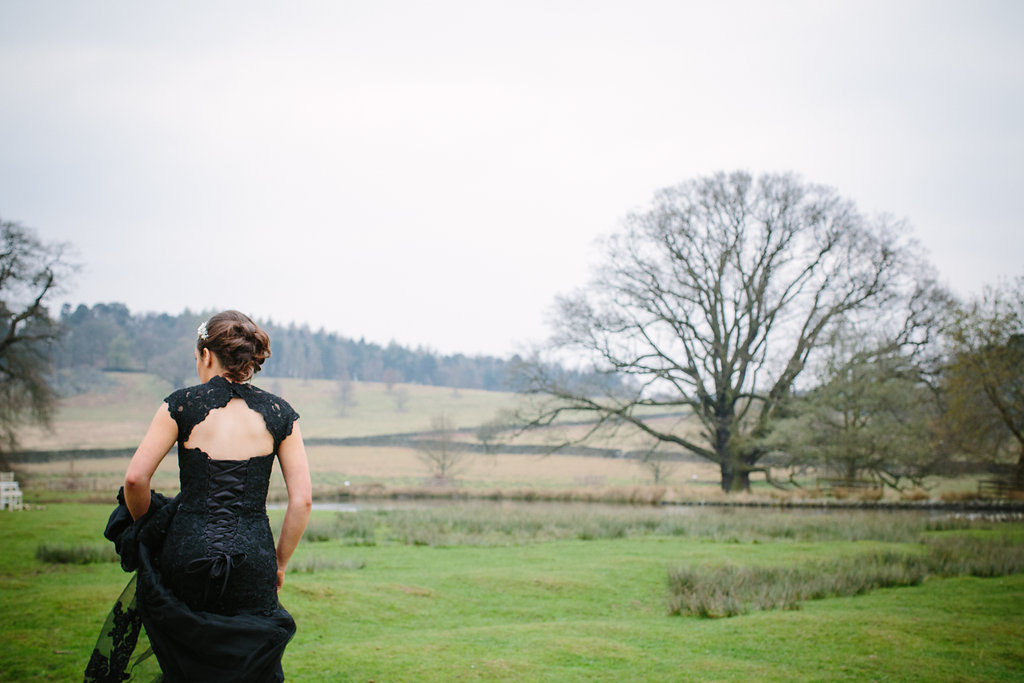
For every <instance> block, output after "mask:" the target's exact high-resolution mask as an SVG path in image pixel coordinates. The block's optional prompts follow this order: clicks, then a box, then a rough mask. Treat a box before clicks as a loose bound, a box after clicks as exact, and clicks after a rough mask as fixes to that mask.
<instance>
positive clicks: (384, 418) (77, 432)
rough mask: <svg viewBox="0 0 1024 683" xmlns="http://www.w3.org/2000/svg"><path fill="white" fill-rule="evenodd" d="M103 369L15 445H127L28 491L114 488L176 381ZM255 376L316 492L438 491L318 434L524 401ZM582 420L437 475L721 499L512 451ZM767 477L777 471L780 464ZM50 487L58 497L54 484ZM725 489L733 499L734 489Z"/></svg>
mask: <svg viewBox="0 0 1024 683" xmlns="http://www.w3.org/2000/svg"><path fill="white" fill-rule="evenodd" d="M107 378H108V380H109V385H110V388H109V389H108V390H105V391H103V392H95V393H90V394H84V395H80V396H75V397H71V398H67V399H64V400H62V401H61V402H60V406H59V409H58V411H57V415H56V419H55V421H54V425H53V427H54V428H53V431H52V432H47V431H44V430H41V429H37V428H36V429H29V430H26V431H25V432H24V433H23V434H22V437H21V438H22V444H21V445H22V447H23V448H24V449H26V450H75V449H98V448H104V449H124V450H125V455H124V456H123V457H109V458H97V459H92V458H84V457H78V458H73V459H64V460H59V461H55V462H49V463H35V464H27V463H24V464H19V465H18V466H17V469H18V477H19V481H21V482H22V486H23V488H25V489H26V490H28V491H30V492H31V491H34V492H40V491H50V492H56V491H60V492H67V491H72V492H75V491H77V492H79V493H78V494H76V496H72V498H74V499H83V497H84V498H85V499H91V498H94V497H95V498H103V497H105V496H106V495H107V494H108V493H109V492H110V491H112V490H116V489H117V487H118V486H119V485H120V483H121V480H122V478H123V476H124V470H125V467H126V465H127V459H128V454H130V451H131V450H134V448H135V446H136V445H137V444H138V442H139V440H140V439H141V438H142V436H143V434H144V433H145V431H146V427H147V426H148V424H149V422H150V420H151V419H152V416H153V413H154V412H155V411H156V409H157V407H158V406H159V405H160V403H161V401H162V399H163V397H164V396H166V395H167V394H168V393H170V391H171V390H172V388H171V386H170V385H169V384H167V383H166V382H163V381H161V380H159V379H157V378H155V377H153V376H151V375H146V374H141V373H108V374H107ZM257 384H258V385H259V386H262V387H263V388H265V389H267V390H269V391H272V392H274V393H278V394H280V395H281V396H283V397H284V398H285V399H287V400H288V401H289V402H291V403H292V404H293V405H294V406H295V407H296V409H297V410H298V411H299V412H300V414H301V415H302V420H301V425H302V431H303V435H304V436H305V437H306V439H307V440H308V442H309V443H308V452H309V457H310V464H311V468H312V472H313V480H314V488H315V492H316V494H317V495H319V496H322V497H335V496H339V495H345V494H355V495H363V496H367V495H377V494H382V493H390V494H391V495H395V494H396V492H397V493H398V494H401V493H402V492H403V491H407V490H411V489H417V488H419V489H424V488H426V489H436V486H437V483H438V482H436V481H433V480H432V472H431V471H430V469H429V468H428V467H427V465H425V464H424V463H423V462H422V461H421V459H420V457H419V452H418V451H417V450H416V449H415V448H412V447H408V446H405V445H402V446H396V445H388V446H366V445H359V446H341V445H325V444H324V443H323V441H325V440H329V439H343V438H353V437H371V436H382V435H392V434H395V435H408V434H416V433H422V432H426V431H428V430H429V429H430V428H431V420H432V419H433V418H434V417H436V416H438V415H441V414H443V415H445V416H446V417H447V418H448V419H449V420H450V421H451V423H452V425H453V426H454V427H455V428H456V429H461V430H464V431H462V432H460V433H458V434H457V435H456V436H455V438H456V439H457V440H459V441H463V442H469V443H472V444H473V445H474V446H476V447H480V446H481V443H480V441H479V438H478V436H477V435H476V428H478V427H479V426H481V425H483V424H485V423H487V422H489V421H491V420H493V419H495V418H496V417H498V416H500V415H502V414H503V413H507V412H508V411H511V410H514V409H515V408H516V407H517V406H518V405H520V404H521V402H522V401H523V400H524V399H523V398H522V397H520V396H518V395H516V394H511V393H502V392H491V391H479V390H464V389H459V390H455V389H452V388H448V387H428V386H419V385H407V384H395V385H393V386H388V385H385V384H384V383H376V382H351V383H349V384H348V385H346V386H343V385H342V384H341V383H339V382H335V381H328V380H299V379H281V378H273V377H264V378H261V380H260V381H259V382H257ZM344 397H347V400H345V398H344ZM660 421H661V422H663V423H666V424H668V423H671V424H672V425H673V426H674V428H676V429H678V430H681V431H683V432H689V433H690V434H691V435H693V434H695V432H696V430H697V427H696V425H694V424H693V422H692V421H687V420H686V419H685V417H682V416H679V415H671V416H666V417H664V418H660ZM585 429H586V427H584V426H579V425H571V424H570V425H566V426H562V427H559V428H558V429H557V430H556V429H551V430H546V431H545V430H541V431H536V432H529V433H526V434H522V435H512V434H510V433H504V434H501V435H500V436H499V437H498V440H497V441H496V443H495V444H494V445H493V447H492V448H491V450H492V451H493V452H492V453H489V454H483V453H478V454H471V455H470V456H469V457H467V458H466V460H465V463H464V467H462V468H461V469H460V470H459V471H457V472H456V475H455V477H454V479H452V480H449V481H447V482H444V483H445V485H446V486H447V487H448V488H449V489H451V488H454V489H456V490H458V491H464V492H467V493H469V494H473V495H486V494H487V493H488V492H489V491H492V490H500V491H504V492H506V493H508V494H510V495H511V496H512V497H526V498H529V497H531V495H533V492H539V494H540V496H541V497H551V498H555V499H572V498H576V499H595V498H598V497H601V496H604V497H605V498H607V499H609V500H635V501H638V502H639V501H654V500H674V499H676V500H685V499H689V500H693V499H699V500H709V499H710V500H718V499H722V498H723V497H724V494H722V493H721V491H720V490H718V482H719V477H720V474H719V471H718V468H717V467H716V466H715V465H713V464H711V463H709V462H706V461H703V460H692V461H689V460H686V461H684V460H674V461H672V462H671V463H670V466H669V468H668V470H667V472H666V473H665V474H664V476H663V479H662V481H660V482H659V485H658V486H653V478H652V475H651V473H650V472H649V471H648V470H647V469H645V468H644V467H643V466H642V465H641V464H640V463H639V462H638V461H637V460H635V459H629V458H610V457H584V456H580V455H567V454H561V453H558V454H552V455H546V456H541V455H536V454H514V453H513V452H511V451H512V449H510V448H509V447H508V446H510V445H512V446H517V445H524V444H529V445H546V444H550V443H552V442H553V441H555V440H557V439H558V438H560V437H561V436H564V435H566V434H570V435H579V434H582V433H583V432H584V430H585ZM318 441H319V442H320V443H318ZM590 445H591V446H593V447H597V448H604V449H611V450H617V451H630V450H638V449H644V448H649V447H650V442H648V441H645V440H644V439H643V438H642V437H640V436H638V435H637V433H636V432H632V431H625V430H624V431H623V432H622V433H620V434H610V435H606V436H604V438H600V439H595V440H592V441H591V442H590ZM775 476H776V477H779V476H783V473H781V472H779V473H776V475H775ZM756 479H758V478H755V488H756V489H757V490H759V491H760V492H761V495H762V496H764V495H772V496H776V495H777V494H776V493H775V492H774V491H773V490H770V489H769V488H768V487H767V485H765V484H763V483H762V482H759V481H756ZM346 482H347V484H346ZM154 487H155V488H157V489H159V490H162V491H167V492H170V491H173V490H174V489H175V488H176V487H177V463H176V460H175V458H174V457H169V458H167V459H166V460H165V462H164V463H163V464H162V465H161V468H160V470H159V471H158V472H157V476H156V478H155V480H154ZM974 490H976V483H975V481H974V480H973V479H971V478H962V479H959V480H937V481H936V482H935V486H934V488H933V489H932V494H931V495H933V496H938V495H952V496H959V495H966V494H970V493H971V492H973V491H974ZM283 491H284V487H283V482H282V481H281V479H280V475H279V474H277V475H275V479H274V480H273V482H272V488H271V493H272V496H274V497H277V498H279V497H280V496H282V495H283ZM83 492H84V493H83ZM435 492H436V491H435ZM601 492H604V493H601ZM420 493H421V494H422V493H423V491H422V490H421V491H420ZM428 493H429V491H428ZM47 495H48V496H49V499H51V500H52V499H54V498H53V495H52V494H47ZM924 495H925V497H927V495H928V494H924ZM886 496H887V497H889V498H892V497H895V494H893V493H892V492H887V494H886ZM729 498H730V500H740V499H741V498H742V496H735V495H734V496H730V497H729Z"/></svg>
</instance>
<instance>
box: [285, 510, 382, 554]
mask: <svg viewBox="0 0 1024 683" xmlns="http://www.w3.org/2000/svg"><path fill="white" fill-rule="evenodd" d="M374 517H375V515H373V514H372V513H356V514H347V513H342V512H339V513H337V514H336V515H335V516H334V518H332V519H329V520H325V519H313V520H310V522H309V524H308V525H307V526H306V531H305V533H304V534H303V539H304V540H306V541H309V542H312V543H316V542H320V541H341V542H342V543H344V544H345V545H363V546H371V545H376V544H377V522H376V520H375V519H374Z"/></svg>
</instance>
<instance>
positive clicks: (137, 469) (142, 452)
mask: <svg viewBox="0 0 1024 683" xmlns="http://www.w3.org/2000/svg"><path fill="white" fill-rule="evenodd" d="M177 440H178V425H177V424H176V423H175V422H174V418H172V417H171V412H170V410H168V408H167V404H166V403H162V404H161V405H160V407H159V408H157V411H156V415H154V416H153V421H152V422H150V423H149V429H148V430H146V435H145V436H144V437H142V443H140V444H139V447H138V448H137V449H136V450H135V455H133V456H132V461H131V462H130V463H128V471H127V472H126V473H125V475H124V501H125V503H126V504H127V505H128V511H129V512H131V513H132V519H138V518H139V517H141V516H142V515H144V514H146V511H148V510H149V483H150V481H151V480H152V478H153V473H154V472H156V468H157V466H158V465H159V464H160V461H161V460H163V459H164V456H165V455H167V451H169V450H171V446H173V445H174V442H175V441H177Z"/></svg>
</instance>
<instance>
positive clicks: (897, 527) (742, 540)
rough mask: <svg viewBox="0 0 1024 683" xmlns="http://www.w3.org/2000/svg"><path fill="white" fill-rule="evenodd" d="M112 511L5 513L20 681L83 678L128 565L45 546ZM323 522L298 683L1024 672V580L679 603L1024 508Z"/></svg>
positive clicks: (366, 516) (3, 611) (299, 647)
mask: <svg viewBox="0 0 1024 683" xmlns="http://www.w3.org/2000/svg"><path fill="white" fill-rule="evenodd" d="M109 509H110V508H109V507H108V506H102V505H80V504H56V505H49V506H47V507H45V508H44V509H32V510H26V511H24V512H16V513H0V544H2V545H0V547H3V548H4V552H3V553H2V554H0V624H2V625H0V672H2V675H0V678H2V679H3V680H11V681H21V680H79V679H80V677H81V672H82V669H83V667H84V665H85V662H86V661H87V659H88V655H89V653H90V652H91V648H92V645H93V643H94V642H95V637H96V635H97V632H98V629H99V627H100V625H101V623H102V620H103V618H104V617H105V615H106V612H107V610H108V609H109V607H110V605H111V604H112V602H113V600H114V598H115V597H116V596H117V594H118V593H119V591H120V590H121V588H123V586H124V584H125V582H126V581H127V578H128V577H127V575H125V574H124V573H123V572H121V570H120V569H119V567H118V566H117V565H116V564H115V563H113V562H106V563H98V564H84V565H77V564H54V563H50V562H44V561H41V560H39V559H37V558H36V551H37V548H38V546H39V545H40V544H42V543H44V542H45V543H47V544H57V545H60V544H64V545H67V546H80V547H86V548H88V547H92V546H103V545H104V544H106V542H105V541H103V539H102V537H101V532H102V528H103V525H104V523H105V519H106V516H107V514H108V512H109ZM280 515H281V513H280V511H272V514H271V516H272V520H274V522H275V524H276V523H279V521H280ZM658 520H660V521H658ZM311 529H312V530H314V531H315V530H317V529H319V530H321V531H323V530H324V529H327V531H326V532H324V533H322V535H320V536H319V537H320V538H323V539H324V540H320V541H316V542H313V541H305V542H304V543H303V544H301V545H300V548H299V550H298V551H297V553H296V556H295V558H294V559H293V561H292V565H291V568H292V570H293V571H290V572H289V574H288V579H287V583H286V585H285V589H284V591H283V592H282V594H281V599H282V602H283V603H284V605H285V606H286V607H287V608H288V609H289V610H290V611H291V612H292V614H293V615H294V616H295V618H296V621H297V623H298V626H299V631H298V634H297V635H296V637H295V639H294V640H293V641H292V643H291V645H290V646H289V648H288V650H287V653H286V656H285V661H284V666H285V672H286V675H287V677H288V680H294V681H325V680H331V681H335V680H337V681H370V680H373V681H452V680H482V681H493V680H502V681H621V680H650V681H664V680H673V681H674V680H695V681H702V680H724V681H729V680H736V681H749V680H780V681H781V680H886V681H997V680H1006V681H1011V680H1020V672H1021V671H1022V667H1024V649H1022V647H1021V643H1022V642H1024V640H1022V638H1024V609H1022V608H1024V575H1022V574H1013V575H1010V576H1000V577H995V578H975V577H969V576H960V577H955V578H938V577H929V578H927V579H926V580H925V581H924V582H923V583H922V584H921V585H917V586H911V587H900V588H887V589H878V590H874V591H870V592H868V593H866V594H864V595H857V596H854V597H842V598H830V599H823V600H810V601H807V602H803V603H802V604H801V605H800V607H799V609H795V610H765V611H754V612H750V613H747V614H744V615H742V616H736V617H732V618H726V619H702V618H698V617H693V616H670V615H669V612H668V609H667V598H668V572H669V570H670V569H672V568H675V567H679V566H695V567H704V566H716V565H721V564H723V563H730V564H735V565H738V566H788V565H793V566H795V565H801V564H805V563H807V562H809V561H815V560H820V559H823V558H835V557H846V558H850V559H851V560H853V561H856V559H857V558H858V557H860V556H864V555H866V554H868V553H876V552H878V551H880V550H889V551H894V552H904V553H915V552H919V551H920V549H921V547H922V546H920V545H919V543H918V540H920V539H919V537H924V538H931V537H942V536H949V535H954V534H972V535H975V536H980V537H986V536H993V535H997V536H1000V537H1005V536H1007V535H1009V536H1010V537H1011V538H1012V539H1013V543H1014V545H1015V546H1018V547H1019V545H1020V544H1021V543H1022V542H1024V524H1022V523H1020V522H1002V523H996V522H966V521H963V520H960V521H955V522H949V523H938V524H936V523H934V522H929V521H928V520H927V519H925V518H923V517H913V516H906V515H903V516H890V517H885V516H882V515H866V514H853V513H850V514H845V515H818V516H813V515H801V516H793V515H789V516H787V515H786V514H785V513H770V514H766V513H764V512H743V511H731V512H726V513H712V512H708V511H694V512H690V513H675V514H674V515H672V516H670V517H666V512H665V511H662V510H644V509H636V508H628V507H624V508H614V507H601V508H596V507H594V506H567V507H566V506H563V507H561V508H550V509H546V508H539V507H536V506H508V505H505V506H499V507H497V508H493V507H492V509H491V512H487V511H486V508H485V507H480V508H469V509H465V508H460V507H458V506H450V507H440V508H429V509H408V510H395V511H376V512H375V511H366V512H358V513H335V512H324V511H318V512H315V513H314V520H313V524H311ZM331 529H333V531H331ZM318 533H319V532H318ZM914 539H917V540H914ZM106 545H109V544H106Z"/></svg>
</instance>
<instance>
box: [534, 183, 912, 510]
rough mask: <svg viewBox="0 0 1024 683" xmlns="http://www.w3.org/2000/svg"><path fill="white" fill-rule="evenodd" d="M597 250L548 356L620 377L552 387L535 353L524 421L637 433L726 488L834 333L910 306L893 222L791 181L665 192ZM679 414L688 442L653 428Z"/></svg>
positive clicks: (687, 186)
mask: <svg viewBox="0 0 1024 683" xmlns="http://www.w3.org/2000/svg"><path fill="white" fill-rule="evenodd" d="M606 247H607V251H606V258H605V260H604V265H603V267H601V268H600V269H599V270H598V272H597V276H596V277H595V278H594V280H593V282H592V283H591V284H590V286H589V287H587V288H585V289H583V290H581V291H579V292H577V293H576V294H574V295H571V296H565V297H562V298H560V299H559V300H558V302H557V307H556V308H557V316H556V320H555V325H556V333H555V334H554V336H553V337H552V339H551V346H550V347H549V348H550V350H551V351H552V352H553V353H555V354H557V355H558V357H559V358H561V359H562V360H563V362H564V361H565V360H566V359H571V358H584V359H587V360H589V361H590V362H592V363H593V364H594V367H595V368H596V369H597V370H598V371H600V372H604V373H608V374H614V375H616V376H619V377H624V378H625V379H626V381H625V382H609V383H606V385H605V386H606V387H609V388H608V389H603V390H602V389H598V388H596V387H595V386H593V385H588V384H581V383H579V382H568V381H563V377H564V376H565V375H564V374H560V373H557V372H553V371H552V370H551V368H552V367H554V366H553V365H552V364H551V363H546V362H541V360H543V359H544V358H545V355H543V354H541V355H540V356H539V357H538V359H537V360H535V362H532V363H530V364H528V365H527V367H526V368H525V370H524V371H525V377H524V380H525V382H524V387H523V389H524V391H525V393H527V394H530V395H532V396H534V397H535V398H536V400H535V402H534V403H533V405H532V406H531V409H530V412H529V414H528V415H526V416H525V417H526V423H527V424H528V425H529V426H533V427H537V426H546V425H551V424H554V423H556V422H559V421H563V420H579V419H586V418H590V419H591V420H592V422H591V424H592V427H593V428H592V429H591V430H590V431H588V432H587V433H586V435H585V437H584V438H586V437H589V436H592V435H594V434H597V433H599V432H600V431H601V430H602V429H604V428H606V427H609V426H614V427H616V428H621V427H623V426H626V427H631V428H635V429H637V430H640V431H641V432H643V433H645V434H646V435H648V436H649V437H650V438H652V439H654V440H656V441H658V442H662V443H665V444H674V445H675V446H677V447H678V448H679V449H681V450H682V451H690V452H692V453H696V454H698V455H700V456H703V457H704V458H707V459H708V460H711V461H712V462H714V463H717V464H718V465H719V467H720V470H721V486H722V488H723V489H724V490H726V491H739V490H745V489H748V488H749V485H750V475H751V473H752V472H756V471H765V470H764V468H763V467H760V466H759V461H761V459H762V458H763V457H764V455H765V454H766V453H768V452H769V450H770V449H769V447H768V446H767V445H766V444H765V443H764V437H765V436H766V435H767V433H768V431H769V429H770V426H771V423H772V420H773V418H774V417H775V415H776V413H777V412H778V410H779V408H780V406H782V405H783V404H784V402H785V401H786V400H787V399H788V398H789V397H790V396H791V394H792V392H793V391H794V389H795V383H796V381H797V379H798V377H800V375H801V373H802V372H803V371H804V369H805V368H806V367H807V366H808V364H809V363H812V362H813V361H814V358H815V353H816V351H818V350H819V348H820V347H821V346H822V345H823V344H824V341H825V340H826V339H827V338H828V335H829V333H830V331H831V330H832V328H833V327H834V326H835V325H836V324H838V323H839V322H840V321H841V320H849V319H854V318H857V317H860V318H862V319H863V318H865V317H867V316H868V315H874V314H875V312H878V311H883V312H884V311H888V310H890V309H894V307H895V308H898V309H899V310H907V307H906V305H905V304H906V301H907V300H908V298H910V297H911V295H912V293H913V292H914V291H917V290H918V289H919V287H918V286H917V283H916V282H915V281H914V278H915V277H917V276H918V275H919V274H920V272H921V271H920V270H919V266H920V262H919V261H918V260H917V259H916V257H915V253H914V249H913V247H912V243H911V242H909V240H908V239H907V238H906V231H905V230H904V229H903V227H902V226H901V225H900V224H899V223H897V222H894V221H892V220H891V219H888V218H886V217H884V216H877V217H869V216H866V215H864V214H863V213H861V212H860V211H858V210H857V208H856V207H855V206H854V204H853V203H852V202H850V201H848V200H846V199H843V198H842V197H840V196H839V195H838V194H837V193H836V192H835V191H834V190H832V189H830V188H826V187H822V186H818V185H811V184H805V183H803V182H802V181H800V180H799V179H798V178H797V177H795V176H793V175H763V176H761V177H759V178H756V179H755V178H753V177H752V176H751V175H749V174H747V173H743V172H735V173H731V174H724V173H719V174H716V175H713V176H710V177H703V178H697V179H694V180H690V181H688V182H684V183H682V184H680V185H678V186H675V187H670V188H667V189H664V190H662V191H660V192H658V193H657V194H656V196H655V198H654V201H653V204H652V205H651V206H650V208H649V209H648V210H646V211H644V212H640V213H635V214H633V215H630V216H628V217H627V218H626V220H625V222H624V229H623V230H622V231H621V232H620V233H617V234H615V235H613V236H612V237H610V238H609V239H608V241H607V244H606ZM897 326H898V325H897ZM680 410H682V411H686V413H687V414H689V415H692V417H693V418H696V420H697V421H698V422H699V424H700V426H701V429H700V430H699V434H697V435H695V434H693V433H690V432H686V431H683V430H681V429H679V428H678V424H679V423H678V421H672V420H664V419H657V416H658V415H659V414H664V413H666V412H673V411H676V412H678V411H680ZM673 425H675V426H673Z"/></svg>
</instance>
